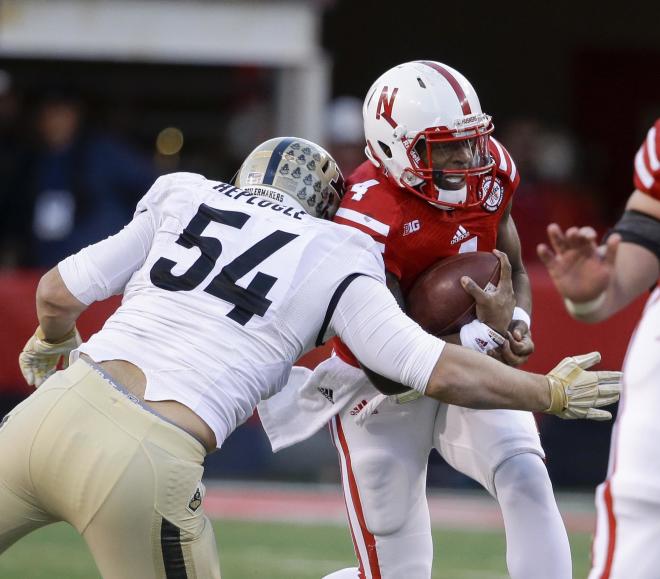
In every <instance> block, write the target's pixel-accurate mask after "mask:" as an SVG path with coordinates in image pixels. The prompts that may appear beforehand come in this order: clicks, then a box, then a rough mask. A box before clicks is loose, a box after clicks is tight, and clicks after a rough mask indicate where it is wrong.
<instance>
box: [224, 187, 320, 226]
mask: <svg viewBox="0 0 660 579" xmlns="http://www.w3.org/2000/svg"><path fill="white" fill-rule="evenodd" d="M213 188H214V189H215V190H216V191H217V192H218V193H222V194H223V195H226V196H227V197H231V198H232V199H240V200H241V201H243V202H244V203H247V204H248V205H256V206H257V207H264V208H268V209H272V210H273V211H277V212H278V213H282V214H283V215H288V216H289V217H292V218H293V219H298V220H302V218H303V216H304V215H307V212H306V211H300V210H298V211H296V209H295V208H294V207H289V206H288V205H280V204H279V203H275V202H274V201H271V200H270V199H262V193H261V191H263V195H267V196H268V197H274V195H278V194H277V193H274V192H271V191H266V190H265V189H262V190H260V191H259V192H257V194H256V195H255V194H254V193H253V192H249V193H247V192H246V191H243V190H242V189H239V188H238V187H234V186H233V185H229V184H228V183H219V184H218V185H215V186H214V187H213ZM283 200H284V196H282V199H277V201H283Z"/></svg>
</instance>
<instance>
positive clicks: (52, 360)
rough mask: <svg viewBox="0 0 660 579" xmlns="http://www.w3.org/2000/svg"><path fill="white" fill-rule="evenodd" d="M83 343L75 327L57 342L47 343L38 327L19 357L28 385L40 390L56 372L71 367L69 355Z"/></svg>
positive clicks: (19, 363)
mask: <svg viewBox="0 0 660 579" xmlns="http://www.w3.org/2000/svg"><path fill="white" fill-rule="evenodd" d="M81 343H82V340H81V339H80V334H79V333H78V330H77V329H76V328H75V327H74V328H73V329H72V330H71V331H70V332H69V333H68V334H66V335H64V336H62V338H60V339H59V340H58V341H57V342H49V341H47V340H46V337H45V336H44V333H43V331H42V330H41V327H37V330H36V332H35V333H34V335H33V336H32V337H31V338H30V339H29V340H28V341H27V344H25V347H24V348H23V351H22V352H21V353H20V354H19V356H18V365H19V366H20V367H21V372H22V373H23V377H24V378H25V380H26V381H27V383H28V384H30V385H31V386H34V387H35V388H38V387H39V386H41V384H43V382H45V381H46V379H48V377H49V376H50V375H51V374H53V373H54V372H55V370H57V369H58V368H66V367H67V366H68V365H69V353H70V352H71V350H74V349H75V348H77V347H78V346H80V344H81Z"/></svg>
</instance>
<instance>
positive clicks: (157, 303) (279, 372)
mask: <svg viewBox="0 0 660 579" xmlns="http://www.w3.org/2000/svg"><path fill="white" fill-rule="evenodd" d="M279 201H280V203H278V202H277V200H267V199H264V198H263V197H257V196H254V195H252V194H250V193H246V192H244V191H242V190H239V189H237V188H235V187H233V186H231V185H228V184H225V183H221V182H218V181H211V180H207V179H206V178H204V177H203V176H201V175H195V174H190V173H175V174H172V175H166V176H163V177H161V178H159V179H158V180H157V181H156V182H155V184H154V185H153V186H152V188H151V189H150V190H149V191H148V193H147V194H146V195H145V196H144V198H143V199H142V200H141V201H140V202H139V204H138V206H137V210H136V213H135V216H134V219H133V221H132V222H131V223H130V224H129V225H128V226H127V227H126V228H125V229H124V231H123V232H120V233H119V234H117V235H116V236H113V237H111V238H108V239H107V240H105V241H103V242H100V243H98V244H96V245H94V246H90V247H89V248H86V249H84V250H82V251H81V252H79V253H78V254H76V255H74V256H71V257H69V258H67V259H66V260H64V261H63V262H61V263H60V264H59V271H60V274H61V275H62V278H63V280H64V282H65V284H66V285H67V287H68V288H69V290H70V291H71V293H72V294H73V295H75V296H76V297H77V298H78V299H80V300H81V301H82V302H83V303H86V304H89V303H91V302H92V301H95V300H99V299H105V298H107V297H109V296H110V295H113V294H118V293H121V292H123V293H124V296H123V300H122V303H121V306H120V307H119V308H118V309H117V311H116V312H115V313H114V314H113V315H112V316H111V317H110V318H109V319H108V321H107V322H106V324H105V325H104V327H103V328H102V330H101V331H100V332H98V333H97V334H95V335H93V336H92V337H91V338H90V339H89V340H88V341H87V342H86V343H84V344H83V345H82V346H81V347H80V348H79V350H77V351H76V352H75V353H74V354H73V356H74V358H75V357H76V356H77V354H79V353H80V352H84V353H86V354H87V355H89V356H90V357H91V358H92V359H94V360H96V361H99V362H100V361H103V360H110V359H121V360H127V361H129V362H131V363H133V364H135V365H136V366H138V367H139V368H141V369H142V371H143V372H144V374H145V376H146V379H147V385H146V392H145V399H146V400H152V401H157V400H176V401H178V402H181V403H182V404H184V405H186V406H188V407H189V408H191V409H192V410H193V411H194V412H195V413H196V414H198V415H199V416H200V417H201V418H202V419H203V420H204V421H205V422H206V423H207V424H209V426H210V427H211V428H212V430H213V431H214V432H215V435H216V439H217V441H218V446H220V444H221V443H222V441H224V440H225V438H226V437H227V436H228V434H229V433H231V431H232V430H233V429H234V428H235V427H236V426H238V425H239V424H241V423H242V422H243V421H244V420H246V419H247V418H248V417H249V416H250V415H251V414H252V412H253V409H254V407H255V405H256V404H257V403H258V402H259V401H260V400H261V399H264V398H268V397H269V396H271V395H273V394H274V393H276V392H277V391H279V390H280V389H281V388H282V387H283V385H284V384H285V383H286V381H287V378H288V376H289V372H290V370H291V366H292V363H293V362H294V361H295V360H296V359H298V358H299V357H300V356H301V355H302V354H303V353H304V352H306V351H307V350H309V349H311V348H313V347H315V346H316V345H318V344H320V343H322V342H323V341H325V339H327V337H329V336H327V335H325V334H326V333H329V332H331V329H329V326H330V320H331V317H332V314H333V309H334V306H335V305H336V303H337V301H338V299H339V297H340V295H341V292H342V291H343V289H345V288H346V286H348V285H349V284H350V281H351V280H352V279H354V278H355V277H357V276H361V275H362V276H369V277H371V278H373V279H375V280H377V281H378V282H380V283H384V268H383V262H382V258H381V255H380V251H379V249H378V247H377V245H376V243H375V242H374V241H373V240H372V239H371V238H370V237H369V236H368V235H365V234H363V233H361V232H359V231H357V230H356V229H353V228H349V227H345V226H342V225H338V224H336V223H332V222H330V221H323V220H319V219H315V218H313V217H312V216H310V215H308V214H307V213H305V212H304V211H301V210H297V209H295V208H293V207H289V206H287V205H284V204H283V203H281V201H282V200H281V199H280V200H279ZM122 238H123V240H122ZM122 244H123V247H122Z"/></svg>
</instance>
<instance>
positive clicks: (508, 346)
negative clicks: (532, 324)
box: [488, 320, 534, 367]
mask: <svg viewBox="0 0 660 579" xmlns="http://www.w3.org/2000/svg"><path fill="white" fill-rule="evenodd" d="M533 353H534V342H533V340H532V334H531V332H530V330H529V327H528V326H527V324H526V323H525V322H524V321H523V320H512V322H511V323H510V324H509V331H508V332H507V333H506V342H504V344H503V345H502V347H500V348H497V349H495V350H489V351H488V355H489V356H490V357H491V358H495V359H496V360H499V361H500V362H504V363H505V364H507V365H508V366H514V367H515V366H520V365H521V364H524V363H525V362H527V360H528V359H529V357H530V356H531V355H532V354H533Z"/></svg>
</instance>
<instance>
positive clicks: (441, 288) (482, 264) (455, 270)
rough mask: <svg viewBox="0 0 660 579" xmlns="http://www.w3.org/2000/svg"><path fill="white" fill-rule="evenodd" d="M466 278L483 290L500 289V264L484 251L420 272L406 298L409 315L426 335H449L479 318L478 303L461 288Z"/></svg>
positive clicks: (444, 261) (468, 254)
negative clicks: (461, 280)
mask: <svg viewBox="0 0 660 579" xmlns="http://www.w3.org/2000/svg"><path fill="white" fill-rule="evenodd" d="M464 275H467V276H469V277H471V278H472V279H473V280H474V281H475V283H476V284H477V285H478V286H479V287H480V288H482V289H486V288H487V287H488V286H489V284H490V287H495V286H497V283H498V282H499V280H500V261H499V259H497V257H496V256H495V255H494V254H492V253H488V252H485V251H474V252H469V253H459V254H458V255H452V256H451V257H447V258H445V259H441V260H440V261H437V262H436V263H434V264H433V265H432V266H431V267H429V268H428V269H427V270H426V271H424V272H423V273H421V274H420V275H419V277H418V278H417V279H416V280H415V283H414V284H413V286H412V288H410V291H409V292H408V295H407V297H406V308H407V310H406V313H407V314H408V315H409V316H410V317H411V318H412V319H413V320H415V321H416V322H417V323H418V324H419V325H420V326H422V328H424V329H425V330H426V331H427V332H429V333H431V334H433V335H435V336H446V335H447V334H454V333H456V332H458V331H459V329H460V328H461V326H462V325H464V324H468V323H470V322H471V321H472V320H474V319H475V318H476V311H475V309H476V304H475V302H474V299H473V298H472V296H471V295H470V294H468V293H467V292H466V291H465V290H464V289H463V286H461V283H460V279H461V277H462V276H464Z"/></svg>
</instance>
